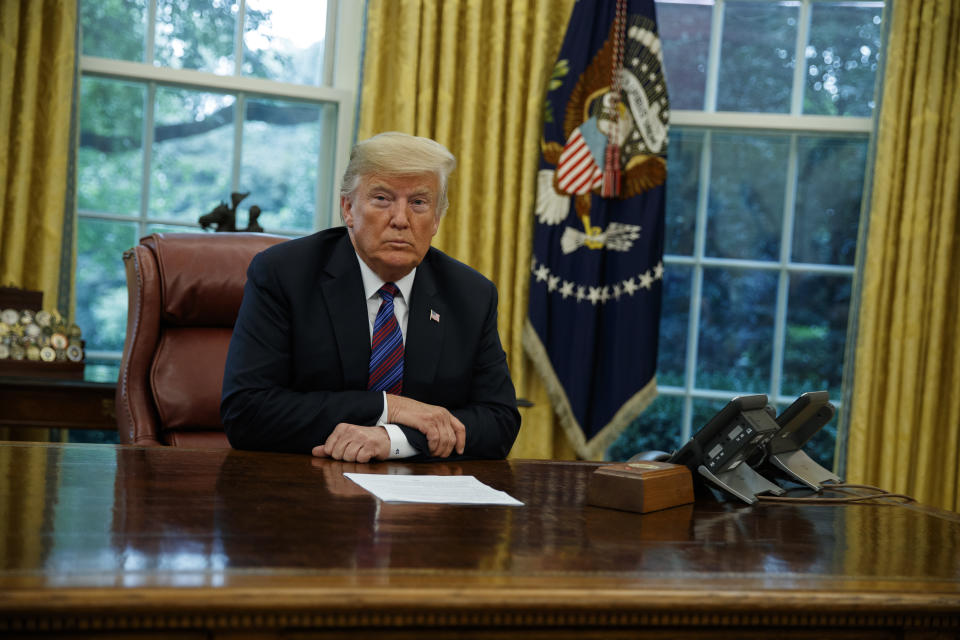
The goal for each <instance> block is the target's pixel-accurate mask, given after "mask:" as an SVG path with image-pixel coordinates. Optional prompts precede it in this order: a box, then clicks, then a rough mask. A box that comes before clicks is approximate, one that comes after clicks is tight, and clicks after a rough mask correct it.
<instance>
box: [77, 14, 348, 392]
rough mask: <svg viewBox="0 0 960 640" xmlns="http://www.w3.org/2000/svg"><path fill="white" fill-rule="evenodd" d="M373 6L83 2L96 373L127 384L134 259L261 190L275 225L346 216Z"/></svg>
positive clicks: (84, 285)
mask: <svg viewBox="0 0 960 640" xmlns="http://www.w3.org/2000/svg"><path fill="white" fill-rule="evenodd" d="M361 11H362V3H354V2H349V1H339V0H328V1H324V0H316V1H311V2H300V1H297V0H283V1H281V0H83V1H82V2H81V5H80V21H81V30H82V35H81V37H82V57H81V62H80V69H81V80H80V143H79V151H78V166H77V171H78V178H79V179H78V208H79V220H78V230H77V235H78V247H77V269H76V292H77V305H76V318H77V323H78V324H79V325H80V326H81V327H83V329H84V337H85V339H86V348H87V367H86V376H87V378H88V379H92V380H104V381H109V380H116V376H117V371H118V368H119V361H120V356H121V353H122V350H123V341H124V337H125V330H126V310H127V287H126V279H125V275H124V267H123V261H122V254H123V252H124V251H125V250H127V249H129V248H131V247H133V246H134V245H135V244H137V242H138V239H139V238H140V237H142V236H144V235H147V234H150V233H153V232H155V231H195V232H200V231H202V229H201V228H200V225H199V218H200V216H201V215H203V214H205V213H208V212H209V211H211V210H212V209H213V208H214V207H216V206H217V205H218V204H219V203H220V202H221V201H224V202H228V203H230V204H232V202H231V198H230V194H231V193H233V192H249V195H248V196H247V197H246V198H245V199H244V200H242V201H241V202H240V204H239V205H238V206H237V225H238V227H240V228H245V227H246V226H247V224H248V222H249V207H251V206H253V205H257V206H258V207H260V209H261V210H262V214H261V215H260V216H259V218H258V219H257V223H258V224H259V225H260V226H261V227H263V228H264V230H265V231H267V232H271V233H278V234H284V235H290V236H300V235H304V234H307V233H310V232H312V231H314V230H316V229H320V228H325V227H328V226H330V225H331V224H332V222H333V221H334V220H335V216H336V215H337V214H336V211H337V209H336V202H337V201H338V197H337V187H336V176H338V175H340V174H341V173H342V168H343V166H345V163H346V157H347V154H348V153H349V145H350V142H351V139H352V133H353V111H354V103H355V95H356V90H355V88H356V84H357V77H358V74H359V42H360V32H361V22H362V15H361Z"/></svg>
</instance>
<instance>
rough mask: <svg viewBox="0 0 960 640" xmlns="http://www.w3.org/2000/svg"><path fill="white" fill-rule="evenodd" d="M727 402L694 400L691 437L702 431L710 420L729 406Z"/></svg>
mask: <svg viewBox="0 0 960 640" xmlns="http://www.w3.org/2000/svg"><path fill="white" fill-rule="evenodd" d="M728 401H729V399H727V400H714V399H712V398H694V399H693V424H692V425H691V427H690V435H691V436H692V435H693V434H695V433H696V432H697V431H700V429H702V428H703V427H704V426H706V424H707V423H708V422H710V418H712V417H713V416H715V415H717V412H718V411H720V410H721V409H723V408H724V407H725V406H727V402H728Z"/></svg>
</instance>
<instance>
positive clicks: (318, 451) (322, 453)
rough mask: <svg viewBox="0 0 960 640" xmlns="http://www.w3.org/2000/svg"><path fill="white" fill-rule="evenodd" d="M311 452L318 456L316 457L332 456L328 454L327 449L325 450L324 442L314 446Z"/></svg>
mask: <svg viewBox="0 0 960 640" xmlns="http://www.w3.org/2000/svg"><path fill="white" fill-rule="evenodd" d="M311 453H312V454H313V455H314V457H316V458H329V457H330V454H328V453H327V452H326V450H324V448H323V445H322V444H321V445H319V446H316V447H314V448H313V450H312V451H311Z"/></svg>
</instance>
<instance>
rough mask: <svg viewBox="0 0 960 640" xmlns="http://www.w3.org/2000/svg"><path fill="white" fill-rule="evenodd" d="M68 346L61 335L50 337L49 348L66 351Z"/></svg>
mask: <svg viewBox="0 0 960 640" xmlns="http://www.w3.org/2000/svg"><path fill="white" fill-rule="evenodd" d="M68 344H70V343H69V342H68V340H67V336H65V335H63V334H62V333H55V334H53V335H52V336H50V346H51V347H53V348H54V349H66V348H67V345H68Z"/></svg>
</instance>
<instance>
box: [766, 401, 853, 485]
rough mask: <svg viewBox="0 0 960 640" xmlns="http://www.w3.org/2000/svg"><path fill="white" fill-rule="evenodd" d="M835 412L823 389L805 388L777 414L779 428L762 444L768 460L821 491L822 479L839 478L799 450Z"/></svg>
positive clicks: (799, 480)
mask: <svg viewBox="0 0 960 640" xmlns="http://www.w3.org/2000/svg"><path fill="white" fill-rule="evenodd" d="M835 413H836V408H835V407H834V406H833V405H832V404H830V399H829V395H828V394H827V392H826V391H808V392H807V393H804V394H803V395H801V396H800V397H799V398H797V399H796V400H795V401H794V402H793V404H791V405H790V406H789V407H787V408H786V409H784V411H783V413H781V414H780V415H779V416H777V425H778V426H779V430H778V431H777V432H776V433H775V434H773V437H771V438H770V439H769V440H768V441H767V442H766V444H765V449H766V453H767V459H768V460H769V462H770V464H772V465H773V466H774V467H776V468H777V469H779V470H781V471H783V472H785V473H786V474H787V475H789V476H790V477H792V478H793V479H795V480H797V481H798V482H801V483H803V484H805V485H807V486H808V487H810V488H811V489H813V490H814V491H820V489H821V486H822V484H823V483H824V482H827V481H832V482H840V478H838V477H837V476H836V475H834V474H833V473H832V472H830V471H829V470H827V469H824V468H823V467H821V466H820V465H819V464H817V463H816V462H814V461H813V460H812V459H811V458H810V456H808V455H807V454H806V453H805V452H804V451H803V450H802V447H803V445H805V444H806V443H807V441H808V440H810V438H811V437H813V435H814V434H815V433H817V431H819V430H820V429H822V428H823V426H824V425H825V424H827V423H828V422H830V420H831V419H832V418H833V416H834V414H835Z"/></svg>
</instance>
